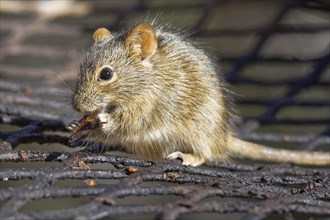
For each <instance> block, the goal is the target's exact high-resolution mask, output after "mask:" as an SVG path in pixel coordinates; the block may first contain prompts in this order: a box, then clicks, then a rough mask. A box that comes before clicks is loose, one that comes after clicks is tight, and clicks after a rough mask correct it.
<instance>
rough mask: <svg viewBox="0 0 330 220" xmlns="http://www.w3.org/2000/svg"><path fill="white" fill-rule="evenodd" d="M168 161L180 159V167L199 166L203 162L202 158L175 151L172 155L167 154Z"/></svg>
mask: <svg viewBox="0 0 330 220" xmlns="http://www.w3.org/2000/svg"><path fill="white" fill-rule="evenodd" d="M166 158H167V159H169V160H175V159H180V160H182V165H190V166H193V167H195V166H199V165H201V164H202V163H204V162H205V160H204V159H203V158H200V157H198V156H196V155H193V154H186V153H182V152H180V151H176V152H174V153H171V154H169V155H168V156H167V157H166Z"/></svg>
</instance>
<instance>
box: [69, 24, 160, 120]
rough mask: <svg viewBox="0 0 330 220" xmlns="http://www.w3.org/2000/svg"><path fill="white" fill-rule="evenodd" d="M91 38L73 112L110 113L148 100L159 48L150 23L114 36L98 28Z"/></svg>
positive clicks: (80, 75)
mask: <svg viewBox="0 0 330 220" xmlns="http://www.w3.org/2000/svg"><path fill="white" fill-rule="evenodd" d="M92 39H93V44H92V46H91V48H90V50H89V52H88V53H87V55H86V58H85V61H84V62H83V63H82V65H81V66H80V71H79V74H78V79H77V84H76V88H75V92H74V95H73V98H72V104H73V107H74V109H75V110H77V111H79V112H82V113H85V114H89V113H91V112H94V111H101V112H107V111H110V110H113V109H114V107H122V108H125V107H127V106H132V105H134V103H137V102H139V101H141V100H145V99H146V97H147V96H146V93H150V91H149V90H148V88H149V87H150V84H151V83H153V80H152V77H153V72H154V71H153V65H152V59H153V57H154V56H155V53H156V52H157V47H158V40H157V36H156V32H155V29H154V28H153V27H152V26H151V25H150V24H148V23H140V24H138V25H136V26H134V27H133V28H132V29H131V30H130V31H128V32H123V33H115V34H112V33H111V32H110V31H109V30H107V29H106V28H99V29H97V30H96V31H95V32H94V34H93V37H92Z"/></svg>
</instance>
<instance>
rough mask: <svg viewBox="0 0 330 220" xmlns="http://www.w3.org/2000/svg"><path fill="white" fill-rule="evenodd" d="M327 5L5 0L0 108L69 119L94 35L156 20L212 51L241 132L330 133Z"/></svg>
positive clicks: (317, 0)
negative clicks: (233, 101) (233, 102)
mask: <svg viewBox="0 0 330 220" xmlns="http://www.w3.org/2000/svg"><path fill="white" fill-rule="evenodd" d="M329 11H330V4H329V2H328V1H326V0H324V1H322V0H268V1H258V0H244V1H243V0H241V1H238V0H235V1H234V0H186V1H185V0H180V1H174V0H130V1H129V0H123V1H119V0H118V1H112V0H111V1H110V0H109V1H105V0H94V1H83V0H50V1H48V0H40V1H32V0H31V1H16V0H1V1H0V13H1V17H0V18H1V19H0V64H1V65H0V91H1V94H0V112H1V113H4V114H10V115H21V116H24V117H28V118H36V119H57V120H62V121H64V122H65V123H67V122H69V121H71V120H72V119H73V118H75V117H76V115H75V113H74V112H73V110H72V108H71V106H70V95H71V94H72V91H71V90H72V88H74V83H75V78H76V74H77V72H78V69H79V65H80V62H81V60H82V58H83V56H84V53H85V51H86V50H87V49H88V47H89V45H90V42H91V35H92V33H93V31H94V30H95V29H97V28H98V27H107V28H109V29H110V30H112V31H116V30H118V29H121V28H124V27H129V26H132V25H134V24H136V23H139V22H141V21H145V20H147V21H152V20H154V19H156V21H157V22H156V23H157V24H159V25H162V26H166V27H168V28H169V29H171V28H173V30H176V31H177V30H180V31H182V32H185V33H189V34H190V35H191V40H192V41H194V42H198V44H199V45H200V46H201V47H203V48H204V49H205V50H206V51H207V52H208V53H210V54H211V55H212V56H213V57H216V65H217V66H218V69H219V72H220V71H221V72H222V73H223V77H225V78H226V80H227V81H228V83H229V84H230V88H231V89H232V90H233V91H234V92H235V93H236V97H235V98H236V100H237V101H236V103H237V110H238V112H239V114H240V116H242V120H241V121H240V123H239V124H238V132H239V134H240V135H241V136H242V137H244V136H246V137H247V138H248V135H247V134H251V132H253V133H257V134H268V133H271V134H279V135H301V136H305V135H306V136H307V135H314V136H318V135H325V136H330V127H329V124H330V107H329V106H330V98H329V96H330V87H329V85H330V71H329V60H330V57H329V56H330V55H329V54H330V52H329V49H330V35H329V26H330V17H329V16H330V13H329ZM15 129H17V128H16V127H14V126H5V125H3V124H1V125H0V131H4V130H6V131H8V130H15ZM263 142H267V141H266V140H264V141H263ZM267 144H269V145H278V143H267ZM281 145H282V144H281ZM301 145H302V144H301V143H297V144H291V145H290V146H289V147H301ZM20 148H22V149H24V145H23V146H20ZM32 148H33V149H43V150H45V147H44V146H43V147H41V146H39V145H35V146H33V147H32ZM319 148H320V149H321V148H322V149H324V148H327V149H328V148H329V146H328V145H323V146H319ZM33 149H31V145H29V150H33ZM46 150H47V149H46ZM49 150H63V151H69V149H68V148H66V147H64V146H60V145H51V147H49ZM47 165H49V164H47ZM2 166H3V165H2ZM6 166H9V165H8V164H6ZM32 166H40V164H37V165H35V164H34V165H32ZM14 184H17V183H14ZM151 201H152V200H151ZM41 203H42V202H41ZM41 203H40V204H39V206H38V207H40V205H42V204H41ZM56 204H59V203H58V202H57V203H56ZM53 205H54V206H56V205H55V204H53ZM227 217H228V216H227ZM227 217H225V218H224V219H226V218H227ZM190 219H191V218H190ZM234 219H235V218H234Z"/></svg>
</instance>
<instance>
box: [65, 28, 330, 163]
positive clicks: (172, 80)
mask: <svg viewBox="0 0 330 220" xmlns="http://www.w3.org/2000/svg"><path fill="white" fill-rule="evenodd" d="M232 100H233V99H232V95H231V92H230V90H229V89H228V86H227V84H226V82H225V80H224V77H223V76H221V74H219V70H218V69H217V67H216V65H215V63H214V62H213V61H212V59H211V58H210V56H209V55H208V54H207V53H206V52H205V51H204V50H203V49H200V48H198V47H196V46H195V45H194V44H193V43H192V42H191V41H190V40H189V39H188V38H186V37H185V36H182V35H180V34H178V33H172V32H170V31H166V30H164V29H163V28H162V27H156V26H155V25H153V24H150V23H148V22H140V23H138V24H136V25H135V26H133V27H131V28H128V29H127V30H123V31H119V32H111V31H109V30H108V29H107V28H98V29H97V30H96V31H95V32H94V33H93V35H92V45H91V47H90V49H89V50H88V52H87V53H86V56H85V60H84V61H83V62H82V64H81V66H80V69H79V72H78V76H77V81H76V86H75V89H74V94H73V96H72V106H73V108H74V110H76V111H78V112H80V113H81V114H82V115H85V116H86V115H95V117H96V118H97V119H98V120H99V121H100V126H97V127H96V128H93V129H92V130H91V132H90V133H89V134H88V137H87V138H88V140H92V141H96V142H101V143H103V144H104V145H106V146H120V149H121V150H122V151H124V152H127V153H130V154H133V155H136V156H138V157H140V158H143V159H150V160H159V159H170V160H174V159H180V160H181V161H182V164H183V165H191V166H199V165H202V164H204V163H206V162H211V163H212V162H229V161H230V160H231V158H233V157H243V158H247V159H252V160H262V161H267V162H276V163H292V164H299V165H329V164H330V154H329V153H328V152H306V151H298V150H286V149H278V148H273V147H268V146H263V145H260V144H256V143H252V142H248V141H244V140H241V139H239V138H237V137H236V136H235V126H234V124H235V123H234V120H235V118H236V114H235V113H234V112H235V111H234V105H233V101H232ZM74 126H76V125H75V124H73V126H71V127H74Z"/></svg>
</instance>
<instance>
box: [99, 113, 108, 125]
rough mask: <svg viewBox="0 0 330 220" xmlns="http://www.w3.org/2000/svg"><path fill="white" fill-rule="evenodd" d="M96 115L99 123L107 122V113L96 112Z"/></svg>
mask: <svg viewBox="0 0 330 220" xmlns="http://www.w3.org/2000/svg"><path fill="white" fill-rule="evenodd" d="M97 117H98V118H99V120H100V122H101V124H103V125H104V124H107V123H108V114H107V113H99V114H97Z"/></svg>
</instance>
